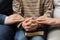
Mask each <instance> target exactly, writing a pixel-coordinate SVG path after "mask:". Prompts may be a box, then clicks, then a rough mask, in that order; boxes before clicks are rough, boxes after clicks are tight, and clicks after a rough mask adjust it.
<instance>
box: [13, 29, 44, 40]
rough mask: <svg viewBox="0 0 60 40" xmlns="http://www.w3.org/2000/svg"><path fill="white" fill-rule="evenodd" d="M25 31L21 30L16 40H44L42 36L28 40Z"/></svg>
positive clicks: (17, 33)
mask: <svg viewBox="0 0 60 40" xmlns="http://www.w3.org/2000/svg"><path fill="white" fill-rule="evenodd" d="M24 34H25V31H24V30H22V29H20V30H18V31H17V32H16V35H15V37H14V40H44V39H43V37H42V36H33V37H30V38H29V39H28V37H26V36H25V35H24Z"/></svg>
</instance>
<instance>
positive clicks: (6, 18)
mask: <svg viewBox="0 0 60 40" xmlns="http://www.w3.org/2000/svg"><path fill="white" fill-rule="evenodd" d="M7 19H8V17H7V16H6V18H5V21H4V24H6V22H7Z"/></svg>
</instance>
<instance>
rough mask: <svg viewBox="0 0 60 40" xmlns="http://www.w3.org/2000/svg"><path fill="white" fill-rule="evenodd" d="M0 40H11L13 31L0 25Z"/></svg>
mask: <svg viewBox="0 0 60 40" xmlns="http://www.w3.org/2000/svg"><path fill="white" fill-rule="evenodd" d="M0 40H13V31H12V29H11V28H10V27H9V26H6V25H0Z"/></svg>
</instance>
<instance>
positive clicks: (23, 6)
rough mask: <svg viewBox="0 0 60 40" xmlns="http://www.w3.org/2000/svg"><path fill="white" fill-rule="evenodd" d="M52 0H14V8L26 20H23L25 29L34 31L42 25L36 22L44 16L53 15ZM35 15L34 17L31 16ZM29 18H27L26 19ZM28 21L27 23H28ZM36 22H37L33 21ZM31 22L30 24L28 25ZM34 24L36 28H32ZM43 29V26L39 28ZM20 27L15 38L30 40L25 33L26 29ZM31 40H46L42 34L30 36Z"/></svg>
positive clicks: (17, 39) (16, 39)
mask: <svg viewBox="0 0 60 40" xmlns="http://www.w3.org/2000/svg"><path fill="white" fill-rule="evenodd" d="M52 9H53V5H52V0H13V10H14V12H15V13H19V14H20V15H21V16H23V17H24V18H25V21H23V22H22V27H23V28H24V30H25V31H31V30H32V31H34V29H37V28H39V27H41V26H38V25H39V24H38V23H37V22H36V20H39V19H41V18H43V17H51V16H52ZM31 17H33V18H34V19H35V20H34V19H33V18H31ZM26 18H27V19H26ZM26 22H27V23H26ZM33 22H35V23H36V26H35V24H34V23H33ZM29 23H30V25H28V24H29ZM32 24H34V26H35V27H34V28H32ZM39 29H41V28H39ZM24 30H23V29H20V30H18V31H17V33H16V35H15V40H28V38H27V37H26V36H25V35H24V33H25V31H24ZM29 40H44V39H43V38H42V36H37V35H36V36H33V37H30V39H29Z"/></svg>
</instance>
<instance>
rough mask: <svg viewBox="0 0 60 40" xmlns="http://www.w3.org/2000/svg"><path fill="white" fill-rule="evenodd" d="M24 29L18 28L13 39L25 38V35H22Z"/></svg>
mask: <svg viewBox="0 0 60 40" xmlns="http://www.w3.org/2000/svg"><path fill="white" fill-rule="evenodd" d="M24 33H25V32H24V31H23V30H18V31H17V32H16V35H15V37H14V40H27V38H26V36H25V35H24Z"/></svg>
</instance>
